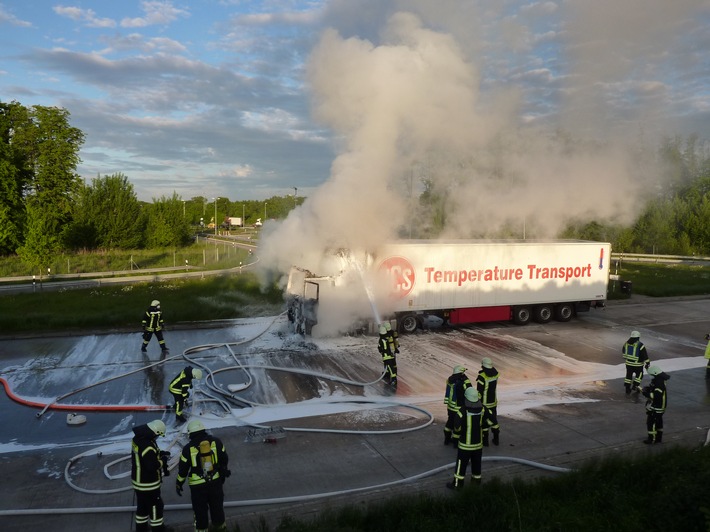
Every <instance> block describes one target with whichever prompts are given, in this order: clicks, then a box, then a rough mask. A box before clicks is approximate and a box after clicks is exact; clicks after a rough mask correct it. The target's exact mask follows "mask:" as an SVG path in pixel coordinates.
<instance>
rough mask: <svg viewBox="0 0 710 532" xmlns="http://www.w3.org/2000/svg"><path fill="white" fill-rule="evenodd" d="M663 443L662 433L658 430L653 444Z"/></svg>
mask: <svg viewBox="0 0 710 532" xmlns="http://www.w3.org/2000/svg"><path fill="white" fill-rule="evenodd" d="M662 441H663V431H662V430H659V431H658V432H656V441H655V443H661V442H662Z"/></svg>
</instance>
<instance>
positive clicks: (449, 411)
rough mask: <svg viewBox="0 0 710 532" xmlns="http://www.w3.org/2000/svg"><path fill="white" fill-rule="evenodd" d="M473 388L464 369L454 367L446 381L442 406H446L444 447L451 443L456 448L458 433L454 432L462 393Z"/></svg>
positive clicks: (460, 406) (462, 396)
mask: <svg viewBox="0 0 710 532" xmlns="http://www.w3.org/2000/svg"><path fill="white" fill-rule="evenodd" d="M471 386H473V384H471V381H470V380H469V378H468V377H467V376H466V368H465V367H463V366H461V365H459V366H454V372H453V373H452V374H451V376H450V377H449V378H448V379H446V393H445V395H444V404H445V405H446V415H447V417H446V425H444V445H449V444H450V443H452V442H453V444H454V447H456V448H458V443H459V433H458V432H455V431H454V427H455V425H456V418H457V417H458V414H459V412H460V411H461V408H463V403H464V392H465V391H466V390H467V389H468V388H470V387H471Z"/></svg>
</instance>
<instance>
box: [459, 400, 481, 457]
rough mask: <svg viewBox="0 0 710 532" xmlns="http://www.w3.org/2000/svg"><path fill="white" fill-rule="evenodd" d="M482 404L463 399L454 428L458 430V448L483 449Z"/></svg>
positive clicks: (464, 449)
mask: <svg viewBox="0 0 710 532" xmlns="http://www.w3.org/2000/svg"><path fill="white" fill-rule="evenodd" d="M483 411H484V406H483V405H482V404H481V401H476V402H475V403H471V402H470V401H468V400H465V401H464V408H462V409H461V410H460V411H459V412H458V414H457V418H456V425H455V427H456V429H457V430H459V429H460V432H459V449H461V450H463V451H476V450H478V449H483V431H482V429H481V419H482V417H483Z"/></svg>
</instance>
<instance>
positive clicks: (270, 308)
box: [0, 272, 283, 333]
mask: <svg viewBox="0 0 710 532" xmlns="http://www.w3.org/2000/svg"><path fill="white" fill-rule="evenodd" d="M153 299H159V300H160V302H161V307H162V310H163V317H164V319H165V322H166V326H167V327H170V326H171V325H176V324H177V323H180V322H194V321H204V320H218V319H233V318H240V317H247V316H255V315H274V314H277V313H279V312H281V310H282V308H281V307H282V306H283V296H282V292H281V290H280V289H277V288H276V287H271V288H270V289H269V290H267V291H266V292H262V291H261V288H260V285H259V281H258V279H257V278H256V276H255V275H254V274H252V273H248V272H245V273H242V274H238V273H237V274H228V275H227V274H225V275H218V276H209V277H205V278H204V279H192V278H190V279H179V280H171V281H169V282H161V283H138V284H132V285H127V286H115V285H107V286H105V287H100V288H91V289H79V290H59V291H46V292H43V291H39V290H38V291H37V292H35V293H22V294H13V295H4V296H0V331H3V332H5V333H8V332H14V333H21V332H48V331H65V332H67V331H72V330H76V331H83V330H87V329H88V330H106V329H116V328H118V329H135V330H136V331H138V330H140V328H141V319H142V317H143V313H144V312H145V309H146V308H147V307H148V304H149V303H150V301H151V300H153Z"/></svg>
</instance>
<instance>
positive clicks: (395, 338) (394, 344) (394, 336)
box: [385, 320, 399, 355]
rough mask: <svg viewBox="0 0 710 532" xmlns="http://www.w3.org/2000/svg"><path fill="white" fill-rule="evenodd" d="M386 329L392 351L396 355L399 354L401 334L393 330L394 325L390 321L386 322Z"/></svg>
mask: <svg viewBox="0 0 710 532" xmlns="http://www.w3.org/2000/svg"><path fill="white" fill-rule="evenodd" d="M385 329H387V341H388V342H389V343H390V351H392V353H394V354H395V355H398V354H399V334H398V333H397V331H395V330H394V329H392V324H391V323H390V321H389V320H387V321H386V322H385Z"/></svg>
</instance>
